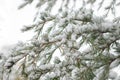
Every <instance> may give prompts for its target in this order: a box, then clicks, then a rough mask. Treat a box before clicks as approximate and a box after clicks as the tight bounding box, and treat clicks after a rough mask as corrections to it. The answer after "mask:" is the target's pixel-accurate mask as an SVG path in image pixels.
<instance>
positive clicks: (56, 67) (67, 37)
mask: <svg viewBox="0 0 120 80" xmlns="http://www.w3.org/2000/svg"><path fill="white" fill-rule="evenodd" d="M33 2H36V6H35V7H36V9H37V10H38V11H37V13H36V16H35V18H34V22H33V24H32V25H29V26H24V27H23V29H22V31H23V32H24V31H29V30H34V31H35V35H34V36H33V38H32V39H31V40H30V42H27V43H21V44H19V45H17V46H16V47H15V48H14V49H13V51H12V52H11V55H10V56H9V57H8V58H7V59H6V60H5V61H3V62H4V69H3V77H2V78H4V76H6V75H7V78H5V79H6V80H11V77H12V76H15V75H18V76H19V77H17V78H14V79H16V80H120V78H119V77H117V78H116V75H117V73H115V72H113V69H115V68H116V67H118V66H119V64H120V17H119V15H116V14H117V8H119V5H120V1H119V0H38V1H36V0H24V3H23V4H22V5H21V6H20V7H19V9H22V8H23V7H25V6H26V5H30V4H32V3H33ZM102 11H104V12H102ZM96 12H99V14H95V13H96ZM111 16H113V17H112V19H109V18H110V17H111ZM58 55H59V56H58ZM5 79H3V80H5Z"/></svg>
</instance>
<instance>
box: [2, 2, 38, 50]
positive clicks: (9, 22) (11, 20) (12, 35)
mask: <svg viewBox="0 0 120 80" xmlns="http://www.w3.org/2000/svg"><path fill="white" fill-rule="evenodd" d="M22 2H23V1H22V0H0V50H3V49H4V48H5V47H9V46H10V45H13V44H15V43H17V42H18V41H26V40H29V39H30V38H32V35H33V34H32V32H25V33H22V32H21V31H20V29H21V28H22V27H23V25H27V24H31V23H32V21H33V18H34V16H35V12H36V10H35V8H34V7H32V5H28V6H26V7H25V8H24V9H21V10H18V6H20V4H22ZM0 52H1V51H0Z"/></svg>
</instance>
